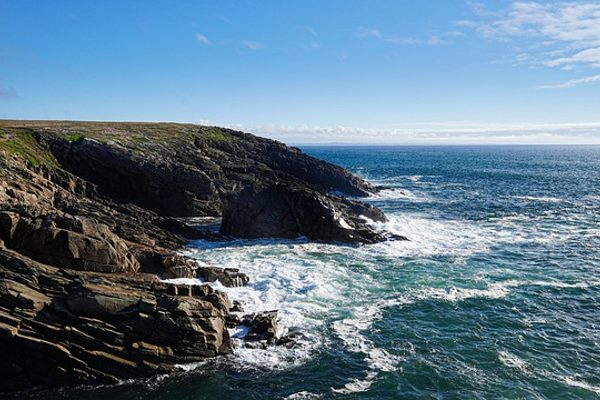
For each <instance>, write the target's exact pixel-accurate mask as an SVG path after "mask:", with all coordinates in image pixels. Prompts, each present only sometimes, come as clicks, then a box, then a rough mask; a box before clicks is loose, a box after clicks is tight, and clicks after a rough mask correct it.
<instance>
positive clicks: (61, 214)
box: [0, 121, 404, 392]
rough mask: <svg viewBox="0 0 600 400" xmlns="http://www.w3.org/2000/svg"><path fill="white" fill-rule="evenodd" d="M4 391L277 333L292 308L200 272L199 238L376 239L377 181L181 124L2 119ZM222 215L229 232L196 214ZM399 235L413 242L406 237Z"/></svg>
mask: <svg viewBox="0 0 600 400" xmlns="http://www.w3.org/2000/svg"><path fill="white" fill-rule="evenodd" d="M0 167H1V168H0V378H1V379H0V391H3V392H6V391H16V390H22V389H28V388H32V387H55V386H66V385H76V384H82V383H86V384H87V383H92V384H96V383H110V382H115V381H118V380H121V379H129V378H141V377H148V376H152V375H155V374H163V373H169V372H172V371H176V370H177V369H178V368H179V367H178V366H179V365H182V364H188V363H193V362H198V361H201V360H204V359H206V358H210V357H216V356H225V355H228V354H231V353H232V352H233V346H234V343H233V341H232V339H231V337H230V335H229V333H228V328H234V327H236V326H238V325H240V324H242V325H244V326H245V327H246V328H247V330H248V334H247V335H246V342H245V344H244V345H245V346H247V347H251V348H264V347H266V346H270V345H292V344H293V341H294V338H293V337H284V338H278V337H276V330H277V329H276V322H277V313H276V311H273V310H265V312H264V313H258V314H252V315H244V314H243V310H242V309H241V307H240V304H236V303H235V302H233V303H232V302H231V301H230V299H229V298H228V297H227V295H226V294H224V293H222V292H219V291H217V290H214V289H212V288H211V287H210V286H209V285H207V284H205V285H192V286H190V285H181V284H173V283H167V282H164V281H163V279H169V278H199V279H201V280H202V281H204V282H214V281H217V280H218V281H219V282H221V284H223V285H225V286H241V285H245V284H247V283H248V280H249V279H251V277H247V276H246V275H244V274H243V273H241V272H240V271H239V270H237V269H235V268H231V267H234V266H227V265H223V266H211V267H205V266H200V265H199V264H198V263H197V262H195V261H193V260H191V259H187V258H186V257H185V256H182V255H180V254H179V253H178V252H177V251H178V249H180V248H182V247H183V246H184V245H185V243H186V242H187V241H188V240H197V239H204V240H229V239H232V238H260V237H279V238H295V237H298V236H305V237H306V238H307V239H309V240H315V241H323V242H340V243H350V244H358V243H376V242H380V241H383V240H387V239H389V238H390V236H389V235H387V234H386V233H384V232H379V231H375V230H373V229H372V228H371V227H370V225H369V224H368V222H367V220H366V219H365V217H366V218H368V219H369V220H374V221H384V220H385V215H384V214H383V213H382V212H381V211H380V210H378V209H377V208H374V207H372V206H370V205H366V204H364V203H361V202H359V201H356V200H352V199H348V198H345V197H342V196H338V195H334V194H332V193H345V194H347V195H349V196H352V197H360V196H368V195H370V194H372V193H375V192H376V191H377V188H375V187H373V186H372V185H370V184H369V183H368V182H365V181H363V180H361V179H360V178H358V177H355V176H353V175H351V174H349V173H348V172H346V171H345V170H343V169H342V168H340V167H337V166H334V165H332V164H329V163H326V162H323V161H320V160H317V159H315V158H313V157H310V156H308V155H306V154H304V153H302V152H301V151H300V150H299V149H296V148H292V147H287V146H285V145H283V144H281V143H279V142H275V141H272V140H267V139H262V138H258V137H256V136H253V135H250V134H247V133H243V132H238V131H233V130H228V129H223V128H216V127H204V126H197V125H184V124H166V123H99V122H50V121H0ZM190 217H218V218H221V217H222V223H221V226H220V231H219V233H215V232H212V231H209V230H204V229H197V228H195V227H193V226H191V224H188V223H186V222H185V221H187V220H186V219H185V218H190ZM395 239H404V238H401V237H395Z"/></svg>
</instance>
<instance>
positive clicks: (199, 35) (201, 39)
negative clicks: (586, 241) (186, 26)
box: [195, 32, 211, 45]
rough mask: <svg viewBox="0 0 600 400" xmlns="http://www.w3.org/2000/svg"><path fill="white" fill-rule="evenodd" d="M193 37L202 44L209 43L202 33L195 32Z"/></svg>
mask: <svg viewBox="0 0 600 400" xmlns="http://www.w3.org/2000/svg"><path fill="white" fill-rule="evenodd" d="M195 38H196V40H197V41H198V42H199V43H202V44H204V45H209V44H211V41H210V40H209V39H208V38H207V37H206V36H205V35H204V34H202V33H200V32H198V33H196V35H195Z"/></svg>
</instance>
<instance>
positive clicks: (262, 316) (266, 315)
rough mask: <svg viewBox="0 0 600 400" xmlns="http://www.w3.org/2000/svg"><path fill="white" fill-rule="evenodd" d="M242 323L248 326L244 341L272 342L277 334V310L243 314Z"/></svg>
mask: <svg viewBox="0 0 600 400" xmlns="http://www.w3.org/2000/svg"><path fill="white" fill-rule="evenodd" d="M242 325H244V326H246V327H247V328H248V333H247V334H246V336H245V337H244V339H245V340H246V341H251V342H255V341H263V340H264V341H267V342H268V343H272V342H274V340H275V337H276V335H277V310H274V311H263V312H259V313H254V314H249V315H244V317H243V318H242Z"/></svg>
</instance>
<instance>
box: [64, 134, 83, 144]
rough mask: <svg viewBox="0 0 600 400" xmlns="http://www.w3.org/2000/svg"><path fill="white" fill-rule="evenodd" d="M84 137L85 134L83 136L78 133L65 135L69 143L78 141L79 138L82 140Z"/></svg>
mask: <svg viewBox="0 0 600 400" xmlns="http://www.w3.org/2000/svg"><path fill="white" fill-rule="evenodd" d="M84 138H85V136H83V135H81V134H79V133H71V134H70V135H67V136H66V137H65V139H67V140H68V141H69V142H71V143H76V142H79V141H80V140H83V139H84Z"/></svg>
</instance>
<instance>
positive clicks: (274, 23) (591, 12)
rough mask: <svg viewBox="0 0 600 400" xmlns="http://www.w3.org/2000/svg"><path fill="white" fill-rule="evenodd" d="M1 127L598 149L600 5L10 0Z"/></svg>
mask: <svg viewBox="0 0 600 400" xmlns="http://www.w3.org/2000/svg"><path fill="white" fill-rule="evenodd" d="M0 118H19V119H20V118H23V119H79V120H129V121H131V120H135V121H180V122H198V123H204V124H212V125H225V126H230V127H236V128H240V129H244V130H248V131H251V132H255V133H259V134H262V135H266V136H270V137H274V138H277V139H280V140H283V141H286V142H288V143H309V142H314V143H324V142H345V143H471V142H473V143H565V142H566V143H600V1H591V0H588V1H579V2H577V1H569V2H562V1H538V2H535V1H533V2H532V1H526V2H523V1H505V0H497V1H488V2H476V1H466V0H435V1H434V0H419V1H414V0H410V1H409V0H393V1H392V0H389V1H385V0H381V1H366V0H365V1H357V0H339V1H335V0H327V1H323V0H318V1H312V0H305V1H295V0H286V1H268V0H256V1H250V0H246V1H158V0H157V1H142V0H138V1H125V0H119V1H101V2H100V1H92V0H77V1H67V0H61V1H29V0H11V1H7V0H0Z"/></svg>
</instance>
